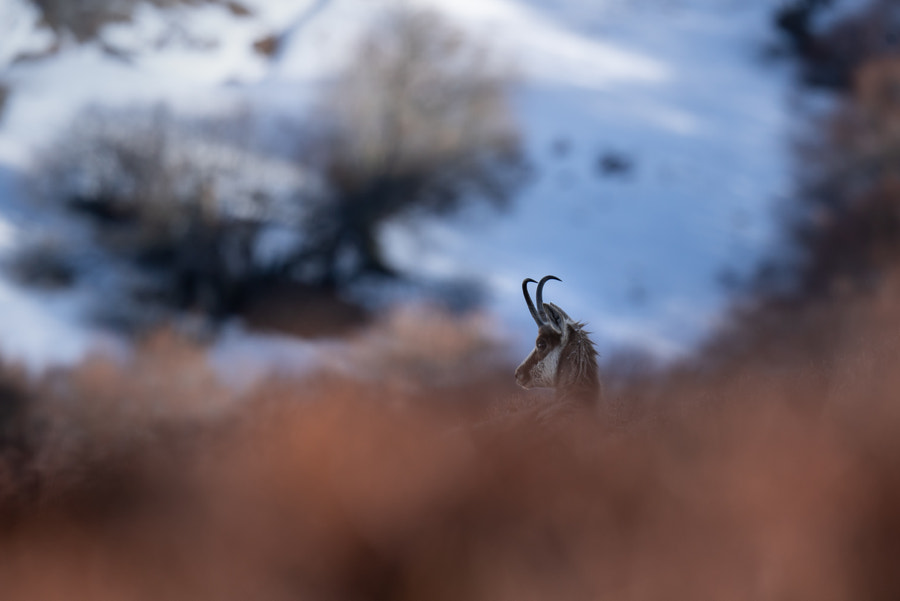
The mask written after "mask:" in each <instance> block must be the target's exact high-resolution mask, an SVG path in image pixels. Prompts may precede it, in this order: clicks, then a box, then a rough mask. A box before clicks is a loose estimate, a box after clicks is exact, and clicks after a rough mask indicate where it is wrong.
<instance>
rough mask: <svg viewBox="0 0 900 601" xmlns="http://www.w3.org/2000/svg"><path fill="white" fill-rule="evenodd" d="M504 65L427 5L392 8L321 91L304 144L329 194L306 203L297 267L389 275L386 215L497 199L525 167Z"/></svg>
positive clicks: (324, 275)
mask: <svg viewBox="0 0 900 601" xmlns="http://www.w3.org/2000/svg"><path fill="white" fill-rule="evenodd" d="M509 83H510V77H509V70H508V69H504V68H502V67H501V66H500V65H498V64H497V61H496V60H494V59H493V57H492V55H491V53H490V52H488V51H487V50H486V49H485V48H484V47H483V46H481V45H479V44H477V43H476V42H474V41H472V40H471V39H469V38H467V37H465V36H464V35H463V34H462V33H460V32H459V31H457V30H456V29H455V28H453V27H452V26H450V25H449V24H448V23H446V22H445V21H443V20H442V19H441V18H439V17H438V16H437V15H435V14H433V13H430V12H422V11H408V10H399V11H396V12H392V13H391V14H390V15H389V16H388V17H387V18H386V19H385V20H384V21H383V22H381V23H379V25H378V26H377V27H376V28H375V29H374V30H373V31H372V32H371V33H370V34H369V35H368V36H366V37H365V38H364V39H363V40H362V42H361V43H360V45H359V47H358V49H357V50H356V54H355V56H354V60H353V62H352V63H351V64H350V66H349V67H348V68H347V69H346V70H345V71H344V72H343V73H342V74H341V75H340V76H339V77H338V78H337V79H336V81H334V82H333V84H332V85H330V86H328V88H327V89H326V90H325V92H324V95H323V98H322V102H321V109H320V110H319V111H318V112H317V115H316V119H317V123H318V124H319V126H318V129H317V132H316V133H317V135H315V136H314V137H313V140H314V142H313V144H312V145H311V146H310V147H309V149H308V155H307V156H308V157H309V158H310V159H311V160H313V161H314V162H316V163H317V164H318V166H319V168H320V169H321V171H322V173H323V175H324V179H325V181H326V182H327V184H328V187H329V191H328V192H329V193H328V194H326V195H325V196H323V197H322V198H321V199H320V200H319V202H317V203H316V204H315V205H314V206H313V207H311V210H310V211H309V212H308V213H307V222H306V223H307V226H306V232H307V242H306V244H305V246H304V248H303V250H302V252H301V253H300V254H299V255H298V256H297V257H296V261H297V263H298V264H299V265H302V266H303V267H304V268H305V269H306V270H307V271H308V272H311V273H313V274H314V275H315V277H316V278H318V279H319V280H320V281H321V282H324V283H338V282H340V281H344V280H348V279H353V278H354V277H357V276H359V275H361V274H366V273H373V272H374V273H382V274H384V273H390V272H391V269H390V267H389V266H388V265H387V264H386V263H385V261H384V258H383V257H382V252H381V248H380V246H379V240H378V231H379V228H380V226H381V225H383V224H384V223H385V222H386V221H388V220H391V219H395V218H398V217H407V216H412V215H422V214H447V213H450V212H452V211H454V210H456V209H458V208H459V207H460V206H462V204H463V203H465V202H467V201H469V200H472V199H475V198H481V199H487V200H488V201H489V202H491V203H493V204H494V205H495V206H498V207H500V206H503V205H504V204H505V203H506V202H507V201H508V200H509V199H510V197H511V195H512V193H513V192H514V191H515V188H516V186H517V184H518V183H519V182H520V181H521V180H522V176H523V175H524V173H525V172H526V169H525V161H524V160H523V157H522V152H521V149H520V145H519V140H518V136H517V130H516V125H515V122H514V119H513V117H512V113H511V109H510V106H509V102H508V98H507V87H508V84H509Z"/></svg>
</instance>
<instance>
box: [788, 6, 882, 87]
mask: <svg viewBox="0 0 900 601" xmlns="http://www.w3.org/2000/svg"><path fill="white" fill-rule="evenodd" d="M834 9H841V12H839V13H837V16H832V12H833V11H834ZM823 17H829V18H823ZM775 23H776V25H777V26H778V27H779V29H780V30H781V31H782V32H783V33H784V34H785V35H786V36H787V38H788V40H789V41H790V43H791V48H792V50H793V51H794V53H795V55H796V56H798V57H799V58H800V60H801V63H802V65H803V77H804V80H805V81H806V82H807V83H809V84H812V85H817V86H824V87H829V88H836V89H839V90H847V89H849V88H851V87H852V86H853V84H854V79H855V73H856V70H857V69H858V68H859V67H860V65H862V64H863V63H864V62H866V61H867V60H868V59H871V58H876V57H879V56H883V55H886V54H895V55H896V54H898V53H900V5H898V4H897V3H896V2H895V1H894V0H866V1H865V2H860V3H857V5H855V6H854V7H853V9H852V10H848V9H847V8H846V7H844V6H841V5H840V3H838V4H835V3H834V1H833V0H795V1H793V2H789V3H788V4H786V5H784V6H782V7H781V8H780V9H779V10H778V11H777V12H776V16H775Z"/></svg>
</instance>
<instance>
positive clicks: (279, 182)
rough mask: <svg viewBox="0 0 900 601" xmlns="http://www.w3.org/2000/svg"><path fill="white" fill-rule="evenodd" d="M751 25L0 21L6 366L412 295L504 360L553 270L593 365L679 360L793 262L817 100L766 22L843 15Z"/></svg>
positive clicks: (180, 11) (85, 7) (486, 7)
mask: <svg viewBox="0 0 900 601" xmlns="http://www.w3.org/2000/svg"><path fill="white" fill-rule="evenodd" d="M744 4H746V3H740V2H730V1H727V0H717V1H677V0H671V1H663V0H660V1H655V2H654V1H646V2H644V1H641V2H620V1H605V2H599V3H598V2H564V3H548V2H546V3H545V2H538V1H531V0H529V1H511V0H509V1H507V0H504V1H496V2H495V1H489V2H440V1H438V0H434V1H431V0H427V1H426V0H422V1H415V2H412V1H410V2H388V1H385V2H381V1H369V2H344V1H341V0H335V1H321V2H319V1H309V2H306V1H299V0H297V1H292V2H253V1H248V2H244V3H240V2H218V1H210V2H205V1H193V0H192V1H190V2H178V1H168V0H167V1H156V0H154V1H151V2H141V1H126V0H122V1H111V0H110V1H99V0H98V1H96V2H90V1H87V0H83V1H82V0H80V1H79V2H71V1H66V2H62V1H60V2H52V1H49V0H48V1H46V2H44V1H34V2H32V1H28V0H4V2H3V5H2V10H3V14H2V20H0V21H2V27H3V31H2V35H0V40H2V42H0V43H2V47H0V60H2V66H3V67H2V69H3V70H2V78H0V81H2V86H3V90H4V92H3V99H4V101H3V117H2V122H0V165H2V169H0V190H2V207H0V218H2V223H3V228H2V232H3V248H4V256H5V263H6V265H7V269H6V272H5V277H4V283H3V284H2V286H3V298H4V307H5V308H4V311H3V317H2V318H0V319H2V322H0V327H2V330H3V337H2V340H3V342H2V348H3V349H4V350H5V352H6V354H7V355H8V356H10V357H11V358H14V359H15V360H21V361H24V362H26V363H28V364H29V365H33V366H35V367H37V368H41V367H42V366H47V365H53V364H57V363H71V362H72V361H76V360H77V359H78V358H80V357H82V356H83V355H84V353H85V352H88V351H89V349H92V348H94V347H95V346H96V345H97V344H109V343H110V340H109V338H108V337H109V336H110V335H112V336H113V339H112V341H113V342H116V341H118V342H121V341H122V340H123V337H124V340H125V341H126V342H127V340H128V339H129V337H130V336H133V335H135V334H136V333H138V332H141V331H146V330H147V329H148V328H154V327H159V326H160V324H173V323H175V324H178V326H177V327H179V328H183V327H193V328H195V329H196V328H200V329H202V330H203V331H204V332H205V333H207V334H210V335H212V336H213V337H219V336H220V335H221V333H222V331H223V328H224V330H226V331H228V332H231V333H232V334H234V335H233V336H232V338H230V339H229V341H230V343H231V344H232V345H235V344H237V343H238V342H246V343H247V344H248V345H249V344H251V343H254V344H267V343H268V344H272V338H271V337H269V338H266V337H264V336H259V334H260V333H261V332H263V331H265V332H269V333H271V334H275V335H281V334H300V337H301V338H302V339H307V340H308V339H309V336H308V335H309V334H317V335H324V336H327V335H329V334H334V335H340V333H342V332H344V331H345V326H351V325H353V323H354V318H356V317H358V318H363V317H367V316H371V315H372V311H373V310H374V311H378V310H383V309H385V308H387V307H391V306H395V305H400V304H410V303H427V304H437V305H440V306H441V307H443V308H445V309H447V310H450V311H454V312H458V311H471V310H480V311H484V312H487V313H488V314H490V315H491V317H492V319H493V320H494V321H495V322H496V328H497V331H498V334H500V335H501V336H506V337H507V338H508V341H509V344H511V345H513V346H514V347H515V351H514V352H515V354H519V353H520V352H522V351H524V350H526V349H527V347H528V346H529V345H530V343H531V338H532V335H533V333H532V331H531V329H532V324H531V320H530V317H529V315H528V313H527V311H525V310H523V309H524V306H523V303H522V298H521V293H520V288H519V287H520V284H521V281H522V280H523V279H524V278H525V277H537V278H539V277H541V276H543V275H545V274H548V273H553V274H556V275H558V276H559V277H561V278H562V279H563V281H564V284H562V285H559V286H556V287H555V289H554V290H553V291H552V292H551V293H550V294H552V298H553V300H554V301H555V302H558V304H560V305H561V306H563V307H565V308H566V310H567V311H568V312H569V313H570V314H571V315H573V316H577V318H579V319H581V320H584V321H586V322H587V323H588V324H589V326H590V328H591V330H592V331H593V332H594V335H595V339H596V341H597V343H598V344H599V345H600V347H601V351H602V353H603V354H604V355H605V354H608V353H610V352H611V351H614V350H616V349H621V348H628V349H631V350H635V351H637V352H640V353H646V354H647V355H648V356H651V357H653V358H655V359H661V360H665V361H668V360H672V359H675V358H678V357H683V356H684V355H685V354H686V353H688V352H689V351H690V350H691V349H692V348H694V347H695V346H696V345H697V344H698V342H700V341H701V340H703V339H704V338H705V337H707V336H708V335H710V333H711V332H712V331H713V330H714V329H715V328H716V327H717V326H716V324H717V322H718V320H719V319H720V317H721V315H722V314H723V311H724V310H725V309H726V307H727V306H728V303H729V302H730V301H731V298H732V296H731V295H732V293H733V292H734V287H735V286H736V285H738V284H740V283H743V282H744V281H745V280H746V279H748V278H749V277H750V276H751V274H753V273H754V271H755V270H756V269H757V268H758V265H759V263H760V261H761V260H762V259H763V258H764V257H766V256H768V255H770V254H772V253H773V252H780V251H775V250H773V249H776V248H778V240H779V225H778V223H777V221H776V218H775V209H776V208H778V207H780V206H783V205H784V204H786V203H788V202H790V200H789V198H790V196H791V194H792V190H793V187H792V186H793V183H794V181H793V179H792V177H791V173H792V169H791V167H792V157H793V155H792V152H791V144H792V141H793V139H792V135H793V133H795V132H794V131H793V130H795V129H797V126H798V123H800V122H803V121H804V120H806V119H807V116H806V115H805V114H804V113H802V112H801V109H800V108H798V106H795V105H798V104H805V103H804V102H803V101H806V100H809V102H814V101H818V100H820V99H821V97H822V95H823V94H822V92H821V90H819V89H815V88H808V87H805V86H803V85H801V84H800V83H799V82H798V79H799V78H798V75H797V72H798V70H800V69H801V60H802V59H801V55H803V56H805V54H803V52H802V51H801V50H800V49H799V48H797V47H795V45H796V44H800V42H798V41H797V38H796V35H798V34H795V33H793V30H792V29H791V26H790V25H789V26H782V25H779V24H778V19H779V18H782V17H783V16H784V15H785V14H787V15H788V17H787V18H788V20H790V18H791V17H790V15H791V14H793V12H791V11H794V12H796V11H800V12H801V13H803V14H806V13H808V15H809V16H808V17H801V18H802V19H807V20H808V25H806V26H805V27H807V29H808V30H809V32H808V33H807V34H806V35H808V36H816V35H819V33H820V32H819V31H818V28H819V27H821V28H822V32H821V35H823V36H824V35H826V34H827V33H828V31H830V29H829V28H833V27H836V25H834V24H832V23H830V22H829V21H828V19H830V18H832V16H833V15H836V14H839V9H838V8H837V7H828V8H826V7H825V5H827V4H829V3H824V4H823V8H822V9H819V8H818V4H817V3H813V4H812V5H811V7H810V8H806V4H805V3H779V2H762V3H754V5H753V6H745V5H744ZM795 4H796V5H795ZM839 4H840V3H839ZM851 4H852V3H851ZM804 11H805V12H804ZM819 13H821V14H819ZM835 18H836V17H835ZM826 30H827V31H826ZM822 44H825V42H822ZM822 68H823V69H825V70H828V69H831V68H832V66H831V65H825V66H823V67H822ZM833 68H835V69H839V68H849V67H846V66H844V65H842V66H840V67H838V66H834V67H833ZM822 77H826V76H822ZM835 77H838V76H837V75H835ZM844 77H848V75H847V74H844ZM845 83H846V82H845ZM833 85H834V86H837V85H840V84H838V83H834V84H833ZM844 89H846V85H845V86H844ZM323 305H324V306H328V305H334V310H335V312H336V314H335V317H334V320H333V326H328V325H326V323H324V322H327V321H328V320H323V319H319V318H318V317H316V318H314V319H305V317H304V315H305V314H307V313H308V312H309V311H315V310H319V309H313V308H312V307H313V306H315V307H322V306H323ZM303 321H309V322H312V323H310V324H306V325H304V324H301V323H300V322H303ZM188 322H190V325H188ZM310 327H312V328H313V329H315V330H317V331H316V332H310V331H308V328H310ZM331 328H333V332H329V331H328V330H329V329H331ZM238 332H239V334H240V335H238ZM304 334H306V335H305V336H304ZM104 340H105V342H103V341H104ZM283 342H284V341H283ZM295 342H296V341H295ZM290 346H291V344H290V341H288V342H287V343H285V344H282V345H281V348H286V347H290ZM294 346H295V347H297V348H300V347H303V346H304V345H294ZM298 352H300V351H298ZM251 354H252V353H251ZM248 360H252V358H248Z"/></svg>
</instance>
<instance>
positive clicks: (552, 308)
mask: <svg viewBox="0 0 900 601" xmlns="http://www.w3.org/2000/svg"><path fill="white" fill-rule="evenodd" d="M544 310H545V311H546V312H547V317H549V318H550V325H552V326H553V329H554V330H556V331H557V332H559V333H560V334H562V333H564V332H565V331H566V322H568V321H571V320H570V319H569V316H568V315H566V312H565V311H563V310H562V309H560V308H559V307H557V306H556V305H554V304H553V303H545V304H544Z"/></svg>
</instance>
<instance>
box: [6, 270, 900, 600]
mask: <svg viewBox="0 0 900 601" xmlns="http://www.w3.org/2000/svg"><path fill="white" fill-rule="evenodd" d="M891 281H892V282H893V284H892V285H885V286H884V287H882V288H881V289H880V290H879V293H878V294H877V295H876V296H874V297H859V298H855V299H849V300H846V301H844V302H842V303H841V304H836V303H835V304H832V305H830V306H825V305H822V306H820V307H819V309H818V310H816V311H814V312H812V313H810V314H809V316H808V318H807V319H806V321H805V323H798V324H797V325H796V327H795V328H793V329H791V330H785V331H782V332H780V333H777V334H778V335H777V336H776V335H775V334H776V332H775V331H773V330H769V331H764V329H763V328H758V329H756V330H754V332H755V333H756V334H757V336H756V338H748V337H747V336H745V335H743V334H740V333H738V332H735V333H734V334H733V335H732V336H731V337H723V338H722V339H721V343H720V344H721V345H722V348H717V349H713V350H712V351H711V352H710V356H713V357H716V358H717V359H718V361H717V362H716V363H713V362H711V361H710V360H703V361H700V360H698V362H697V363H696V364H694V365H693V366H691V367H690V368H688V367H685V368H683V369H682V370H680V371H679V370H676V371H673V372H670V373H669V374H668V375H660V376H658V377H656V378H654V379H652V380H650V379H643V380H640V381H632V382H630V383H629V384H628V385H627V386H623V387H620V393H619V394H620V396H619V398H618V400H617V401H616V402H613V401H610V402H609V403H608V404H607V405H606V406H605V407H604V409H603V410H602V411H601V412H600V413H598V414H596V415H585V416H584V417H583V419H581V420H574V421H569V422H567V423H566V424H565V426H564V427H563V428H549V427H546V426H544V425H538V424H535V423H532V422H529V421H528V420H518V421H511V422H510V424H511V425H510V426H508V427H495V426H497V425H498V424H497V422H492V423H491V427H484V425H483V424H481V425H479V422H480V421H481V417H480V416H481V415H483V414H484V412H485V408H486V406H487V405H489V404H491V403H496V402H497V400H498V399H499V398H502V397H503V395H506V394H508V393H509V390H510V389H509V388H508V387H505V385H500V384H492V383H491V382H493V381H494V379H493V378H494V376H491V375H490V374H491V373H494V372H492V371H490V370H487V371H482V373H481V375H478V376H476V377H475V378H469V377H467V375H468V374H473V373H476V370H475V366H477V365H481V366H488V365H490V361H488V360H486V359H485V357H489V356H490V355H485V354H484V353H485V352H489V350H488V349H489V347H490V345H488V346H487V347H486V346H485V344H486V343H485V341H484V339H483V337H482V336H481V334H482V333H483V332H484V327H483V324H480V323H479V322H478V321H477V320H476V321H472V322H464V323H462V324H460V323H458V322H455V321H453V320H451V319H449V318H440V319H438V318H436V316H434V315H430V314H425V318H422V317H416V316H415V315H410V314H406V315H405V316H404V315H398V316H397V317H395V318H394V319H393V320H391V321H389V322H387V323H385V324H384V325H382V326H378V327H377V328H375V329H374V330H372V331H371V333H370V334H368V335H366V336H362V337H359V338H358V340H357V342H355V343H354V348H355V349H356V350H355V355H354V357H355V359H354V360H355V362H356V364H358V365H365V366H367V367H366V368H364V369H362V368H361V369H359V370H358V372H356V373H355V375H354V374H351V375H348V374H347V372H346V371H341V370H339V371H336V372H331V373H319V374H317V375H316V374H314V375H310V376H308V377H306V378H304V379H292V378H285V377H281V378H276V379H272V380H270V381H268V382H266V383H265V384H263V385H261V386H259V387H257V388H256V389H254V390H252V391H250V392H248V393H246V394H244V395H242V398H237V397H236V395H235V393H233V392H230V391H228V390H227V389H224V388H222V387H221V386H220V385H219V384H218V383H217V380H216V378H215V377H214V376H213V375H212V374H211V373H210V370H209V368H208V367H207V365H206V362H205V355H204V352H203V350H202V349H200V348H195V347H192V346H190V345H186V344H185V343H184V342H183V341H179V339H178V338H177V337H173V336H172V335H171V334H163V335H160V336H157V337H154V338H152V339H150V340H148V341H147V342H146V344H144V345H143V346H142V348H141V349H139V350H138V351H137V353H136V355H135V356H134V357H133V359H132V360H130V361H122V362H115V361H109V360H100V359H94V360H91V361H89V362H88V363H86V364H85V365H83V366H81V367H79V368H77V369H75V370H74V371H72V372H70V373H63V374H56V375H54V376H49V377H47V378H45V379H44V380H42V381H41V382H38V383H36V384H34V385H33V386H32V387H31V389H30V390H29V391H28V394H29V395H30V399H31V400H30V404H29V405H28V407H27V410H25V411H24V417H23V418H20V419H21V422H20V423H22V424H25V425H23V426H21V427H22V431H24V432H25V433H27V439H28V443H29V444H28V445H27V446H26V447H24V448H25V449H26V450H27V451H20V452H19V456H18V458H17V459H16V461H15V462H14V464H15V466H16V469H14V470H8V474H9V475H8V476H6V480H4V481H3V483H2V484H0V486H2V487H3V493H4V494H2V495H0V499H2V501H0V540H2V544H0V582H3V584H4V592H3V596H4V599H10V600H14V599H36V598H40V599H57V598H58V599H62V598H67V599H69V598H72V597H73V596H74V597H76V598H79V597H84V598H88V597H89V598H91V599H105V598H108V599H159V598H167V599H188V598H190V599H204V598H210V599H231V598H234V599H238V598H248V597H253V598H256V599H282V598H284V599H288V598H291V599H296V598H307V599H461V598H465V599H494V600H495V599H521V598H523V597H525V598H535V599H536V598H547V599H594V598H612V599H616V598H628V599H635V598H640V599H667V600H671V599H697V598H717V599H728V598H734V599H743V598H748V599H754V598H755V599H759V598H762V599H779V598H815V599H835V600H838V599H854V600H858V599H893V598H896V597H897V595H898V594H900V579H898V577H897V573H896V570H895V564H894V560H895V558H896V556H897V552H898V551H900V471H898V470H897V465H898V461H900V442H898V440H900V439H898V437H897V436H896V432H897V429H898V427H900V406H898V405H897V402H896V394H895V391H896V390H897V387H898V385H900V381H898V376H897V374H898V373H900V371H898V370H897V369H896V361H897V357H900V352H898V351H900V348H898V347H900V341H898V338H897V337H896V335H895V334H894V332H896V329H897V327H898V326H900V310H898V309H897V307H898V306H900V303H898V302H897V300H898V298H900V279H897V278H892V279H891ZM428 324H431V325H428ZM479 349H481V350H479ZM724 350H728V352H724ZM727 357H731V359H727ZM494 365H496V363H494ZM507 371H508V372H509V373H506V372H507ZM341 374H343V375H341ZM496 377H497V378H500V379H502V381H503V382H509V381H510V380H511V379H512V375H511V370H506V369H504V370H503V373H500V374H499V375H497V376H496ZM479 379H480V380H479ZM498 381H499V380H498ZM460 401H461V402H460Z"/></svg>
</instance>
